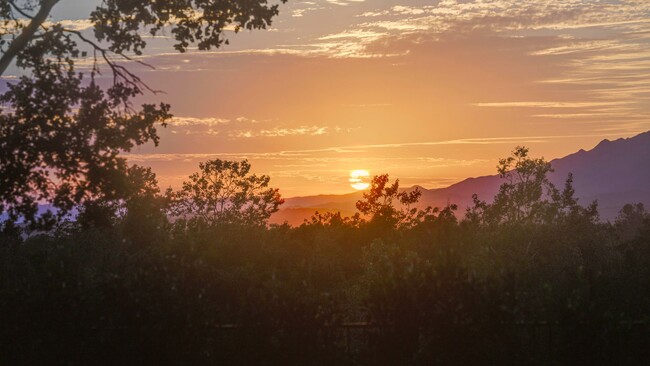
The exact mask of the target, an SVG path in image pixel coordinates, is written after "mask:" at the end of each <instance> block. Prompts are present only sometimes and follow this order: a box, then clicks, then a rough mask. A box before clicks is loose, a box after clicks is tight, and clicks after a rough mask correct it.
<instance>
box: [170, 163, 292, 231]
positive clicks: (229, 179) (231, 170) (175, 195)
mask: <svg viewBox="0 0 650 366" xmlns="http://www.w3.org/2000/svg"><path fill="white" fill-rule="evenodd" d="M199 168H200V171H199V172H198V173H194V174H192V175H191V176H190V177H189V178H190V180H189V181H185V182H183V187H182V189H181V190H180V191H178V192H170V193H169V196H170V198H171V199H172V201H173V204H172V210H171V213H172V214H173V215H175V216H183V217H185V218H189V219H190V220H192V221H194V222H198V223H201V224H207V225H215V224H220V223H221V224H224V223H241V224H247V225H264V224H266V221H267V220H268V219H269V217H271V214H273V213H274V212H276V211H278V207H279V206H280V205H281V204H282V203H284V200H283V199H282V198H281V196H280V193H279V190H278V189H277V188H269V182H270V180H271V178H270V177H269V176H267V175H261V176H257V175H256V174H250V169H251V165H250V163H249V162H248V161H247V160H243V161H241V162H238V161H227V160H219V159H216V160H211V161H208V162H205V163H200V164H199Z"/></svg>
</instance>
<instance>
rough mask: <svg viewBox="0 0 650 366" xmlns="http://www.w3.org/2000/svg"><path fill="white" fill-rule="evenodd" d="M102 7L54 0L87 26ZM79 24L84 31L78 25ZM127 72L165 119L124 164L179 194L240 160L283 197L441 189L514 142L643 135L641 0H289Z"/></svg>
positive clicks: (163, 50) (568, 149) (555, 149)
mask: <svg viewBox="0 0 650 366" xmlns="http://www.w3.org/2000/svg"><path fill="white" fill-rule="evenodd" d="M97 4H99V1H94V0H89V1H77V0H62V2H61V3H60V4H59V5H57V7H56V8H55V11H54V13H53V18H52V20H55V21H64V22H67V23H68V25H69V26H75V27H78V29H81V30H84V29H86V28H87V27H88V23H87V22H84V21H83V20H84V19H86V18H87V16H88V14H89V13H90V11H91V10H92V9H93V7H94V6H96V5H97ZM85 31H88V30H85ZM228 38H229V40H230V45H228V46H224V47H223V48H221V49H219V50H215V51H210V52H199V51H196V50H190V52H187V53H185V54H179V53H176V52H174V50H173V48H172V45H173V42H172V41H170V40H168V39H165V38H155V39H149V40H148V43H149V44H148V47H147V49H146V51H145V56H143V58H144V59H145V60H146V62H148V63H150V64H152V65H153V66H155V70H146V69H142V68H139V67H138V66H137V65H130V67H132V68H133V70H136V71H137V72H138V74H139V75H141V76H142V77H143V79H144V80H145V81H146V82H147V83H148V84H149V85H150V86H151V87H152V88H154V89H160V90H162V91H164V94H158V95H152V94H148V95H146V96H145V97H144V98H142V100H141V101H142V102H160V101H163V102H167V103H170V104H171V105H172V113H173V114H174V115H175V117H174V119H173V120H172V121H171V122H170V123H169V125H168V126H167V127H166V128H164V129H161V130H160V136H161V142H160V145H159V146H158V147H153V146H151V145H147V146H142V147H139V148H137V149H134V150H133V151H131V152H130V153H129V154H127V155H126V156H127V157H128V159H129V161H130V162H132V163H135V164H140V165H145V166H151V167H152V168H153V169H154V171H155V172H156V173H157V175H158V179H159V181H160V184H161V186H162V187H167V186H172V187H175V188H178V187H179V186H180V184H181V182H182V181H183V180H184V179H186V178H187V176H188V175H190V174H191V173H193V172H195V171H197V170H198V163H199V162H201V161H206V160H209V159H216V158H219V159H228V160H241V159H248V160H249V161H250V162H251V164H252V166H253V171H254V172H256V173H258V174H268V175H270V176H271V185H272V186H274V187H278V188H280V191H281V193H282V194H283V196H285V197H291V196H298V195H312V194H325V193H327V194H329V193H336V194H340V193H347V192H351V191H353V189H352V188H351V187H350V184H349V182H348V179H349V174H350V172H351V171H353V170H359V169H363V170H368V171H369V172H370V174H371V175H376V174H384V173H387V174H389V175H390V176H391V177H393V178H399V179H400V181H401V184H402V185H403V186H411V185H420V186H423V187H425V188H437V187H445V186H448V185H450V184H453V183H455V182H458V181H461V180H463V179H465V178H467V177H472V176H481V175H490V174H495V173H496V168H495V167H496V164H497V161H498V159H499V158H501V157H505V156H507V155H509V153H510V151H511V150H512V149H513V148H514V147H515V146H517V145H525V146H528V147H530V149H531V154H532V155H534V156H543V157H545V158H546V159H548V160H551V159H553V158H558V157H562V156H565V155H567V154H570V153H573V152H575V151H577V150H579V149H581V148H582V149H590V148H592V147H593V146H595V145H596V144H597V143H598V142H599V141H600V140H602V139H604V138H609V139H616V138H620V137H629V136H633V135H635V134H638V133H640V132H644V131H647V130H650V1H648V0H617V1H613V0H607V1H598V0H562V1H559V0H556V1H549V0H474V1H454V0H442V1H421V0H400V1H384V0H312V1H291V0H290V1H289V2H288V3H287V4H282V5H281V6H280V15H279V16H278V17H277V18H276V19H275V21H274V22H273V24H272V27H270V28H269V29H268V30H265V31H253V32H248V31H245V32H240V33H237V34H234V33H232V32H229V34H228Z"/></svg>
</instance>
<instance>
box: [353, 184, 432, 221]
mask: <svg viewBox="0 0 650 366" xmlns="http://www.w3.org/2000/svg"><path fill="white" fill-rule="evenodd" d="M370 184H371V185H370V189H369V190H368V191H367V192H364V193H363V199H362V200H359V201H358V202H357V204H356V207H357V210H359V212H361V213H362V214H363V215H366V216H370V221H371V222H373V223H375V224H378V225H382V226H386V227H392V228H400V227H408V226H411V225H413V224H414V223H415V222H416V221H417V220H418V219H421V218H422V217H423V216H424V214H425V213H424V212H423V211H419V210H418V209H417V208H416V207H412V205H414V204H416V203H417V202H418V200H419V199H420V196H421V195H422V192H420V190H419V189H418V188H417V187H416V188H415V189H413V190H412V191H410V192H409V191H406V190H402V191H400V189H399V179H396V180H395V182H394V183H393V184H389V179H388V174H383V175H377V176H375V177H373V179H372V181H371V183H370Z"/></svg>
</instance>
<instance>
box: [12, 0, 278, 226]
mask: <svg viewBox="0 0 650 366" xmlns="http://www.w3.org/2000/svg"><path fill="white" fill-rule="evenodd" d="M282 1H283V2H284V1H286V0H282ZM57 3H59V0H11V1H6V0H5V1H2V2H0V24H1V25H2V28H1V30H0V32H1V33H0V51H1V52H2V56H0V75H5V73H6V70H7V68H8V67H9V66H10V65H11V64H12V63H15V66H16V67H17V68H18V69H19V70H20V74H21V75H22V76H20V78H19V79H18V81H16V82H9V83H8V84H7V85H8V90H7V91H6V92H5V93H4V94H2V95H0V103H1V104H2V105H3V107H2V109H1V110H0V112H1V114H0V213H3V212H8V213H9V215H10V216H11V218H12V219H13V220H16V219H18V218H19V217H24V218H26V219H27V220H31V221H35V218H36V216H37V205H38V204H39V203H42V202H48V203H50V204H52V206H53V207H55V208H56V209H57V211H58V216H59V217H62V216H64V215H65V214H66V213H67V212H68V211H69V210H70V209H72V207H73V206H75V205H77V204H79V203H80V202H83V201H85V200H94V199H96V198H97V197H98V196H119V195H120V194H122V193H123V192H120V191H119V186H116V184H115V180H116V177H118V176H119V175H124V174H126V164H125V161H124V159H122V158H120V157H119V154H120V152H123V151H129V150H130V149H131V148H133V147H134V146H136V145H142V144H144V143H147V142H153V143H154V144H157V143H158V135H157V131H156V126H157V125H159V124H162V125H164V123H165V121H167V120H168V119H169V118H170V117H171V114H170V113H169V110H170V106H169V105H167V104H159V105H154V104H143V105H142V106H141V107H140V108H136V107H135V106H133V104H132V102H131V101H132V99H133V98H134V97H136V96H138V95H141V94H143V93H144V92H145V91H147V90H149V91H151V92H155V91H154V90H153V89H151V88H150V87H149V86H147V85H146V84H144V83H143V82H142V80H141V79H140V78H139V77H138V76H137V75H135V74H134V73H132V72H131V71H129V69H128V68H127V67H126V66H124V64H122V63H120V61H122V62H126V63H128V62H138V63H140V64H142V65H145V66H149V65H147V64H144V63H143V62H141V61H135V60H134V59H133V58H132V55H141V54H142V53H143V50H144V49H145V47H146V45H147V44H146V41H145V37H147V35H146V34H148V35H152V36H155V35H160V34H163V33H164V32H166V31H169V32H170V34H171V35H172V37H173V38H174V40H175V41H176V44H175V45H174V48H175V49H176V50H178V51H179V52H185V51H186V50H187V48H188V47H189V46H191V45H197V46H198V49H199V50H208V49H211V48H215V47H219V46H221V45H222V44H223V43H227V40H226V39H225V38H224V36H223V33H224V30H225V29H227V28H228V27H234V30H235V31H239V30H240V29H261V28H265V27H266V26H267V25H269V24H270V23H271V19H272V18H273V17H274V16H275V15H277V14H278V5H277V4H276V5H270V4H268V2H267V0H246V1H244V0H227V1H215V0H207V1H202V0H187V1H175V0H161V1H153V2H152V1H148V0H133V1H122V0H105V1H102V2H101V4H100V5H99V6H98V7H97V8H96V9H95V10H94V11H93V12H92V13H91V14H90V18H89V20H90V23H91V24H92V30H93V32H94V39H93V37H91V36H89V35H88V34H86V33H85V32H81V31H78V30H75V29H70V28H67V27H66V25H65V24H64V23H62V22H52V21H47V19H48V16H49V14H50V12H51V11H52V9H53V8H54V7H55V6H56V4H57ZM143 30H146V31H145V32H143ZM79 43H81V44H83V49H90V50H91V54H92V55H93V65H92V68H91V69H89V70H87V72H86V74H84V73H82V72H78V70H77V67H76V66H77V60H78V58H79V57H85V56H86V54H87V51H83V50H82V47H81V46H79ZM102 68H103V69H107V70H109V71H110V73H111V74H112V84H110V86H108V87H107V88H102V87H100V86H99V83H97V82H96V81H97V80H96V79H97V77H98V76H99V75H100V71H101V69H102Z"/></svg>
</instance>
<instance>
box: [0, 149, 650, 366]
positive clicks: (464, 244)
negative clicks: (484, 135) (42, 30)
mask: <svg viewBox="0 0 650 366" xmlns="http://www.w3.org/2000/svg"><path fill="white" fill-rule="evenodd" d="M210 163H212V165H210V167H208V165H207V163H206V165H203V168H204V169H202V170H205V171H207V172H211V174H213V176H217V175H214V174H217V173H219V172H220V174H221V175H220V177H221V178H220V179H225V177H230V176H231V174H232V177H233V178H232V179H234V180H235V181H236V180H238V179H244V180H245V179H247V177H250V175H249V170H248V169H249V167H248V165H247V164H245V162H223V161H222V162H221V163H219V164H218V163H216V162H214V161H213V162H210ZM217 167H218V168H219V169H216V170H213V168H217ZM195 176H196V179H195V180H190V181H189V182H188V185H187V186H188V187H193V186H195V185H196V188H197V191H196V192H203V189H204V188H206V189H207V187H212V188H215V187H217V186H218V187H220V189H222V188H223V187H225V186H227V185H225V186H221V185H218V184H216V183H215V184H214V185H210V184H198V182H200V181H201V180H202V179H203V178H202V177H203V175H202V173H201V172H199V173H197V174H196V175H195ZM129 177H130V178H129V179H128V180H127V181H125V184H127V183H128V182H129V181H130V182H133V183H132V184H131V183H128V184H127V186H130V187H136V188H135V189H126V191H128V192H131V193H130V194H129V195H128V197H130V198H129V199H127V200H124V201H111V202H103V203H102V204H107V205H114V206H111V207H113V208H117V210H113V209H112V210H110V211H111V212H113V213H114V214H113V216H111V218H110V222H109V224H107V225H103V226H102V225H97V224H93V225H85V226H84V225H76V226H73V227H72V228H70V227H63V228H61V230H59V231H50V232H48V233H44V234H42V235H33V236H31V237H28V238H26V239H24V240H23V239H21V237H20V236H16V235H13V234H12V233H11V232H10V231H11V230H7V232H6V233H3V234H0V235H1V236H0V263H1V264H2V265H0V324H2V325H3V326H2V327H0V355H2V362H4V363H8V364H41V363H52V362H53V361H52V360H55V361H54V362H55V363H60V364H107V365H109V364H116V363H122V364H124V363H134V362H137V363H142V364H151V363H160V364H188V363H190V364H200V365H202V364H205V365H211V364H235V365H248V364H256V365H257V364H268V365H275V364H283V365H304V364H310V365H341V364H350V365H405V364H408V365H431V364H463V365H466V364H467V365H492V364H516V365H519V364H527V365H528V364H530V365H542V364H556V365H576V364H592V365H610V364H619V365H638V364H644V363H645V362H646V360H647V359H648V357H650V354H649V353H648V352H649V351H648V350H649V348H648V347H647V345H648V344H649V342H650V325H649V323H648V322H649V321H650V315H649V314H648V309H649V308H650V291H649V289H650V280H649V279H650V272H648V269H649V268H650V215H648V213H647V211H646V210H645V208H644V207H643V205H640V204H636V205H626V206H625V207H624V208H623V209H622V210H621V213H620V215H619V218H618V219H617V220H616V222H615V223H608V222H600V221H598V220H597V216H593V212H592V211H591V210H592V208H589V207H586V208H582V209H579V208H578V207H577V206H576V205H577V202H576V200H575V198H574V197H573V191H572V189H571V188H570V179H569V183H568V186H569V187H565V189H564V191H563V192H564V193H562V192H559V191H558V192H556V193H555V194H554V195H551V196H543V195H542V196H535V197H536V198H535V199H533V200H530V201H525V202H526V207H533V206H536V205H538V204H539V202H543V201H546V203H544V204H543V206H544V207H545V211H546V214H544V215H541V216H537V217H538V219H535V220H525V221H523V222H520V221H518V222H514V223H513V222H509V221H503V222H501V221H490V220H488V218H487V217H486V215H488V216H489V215H490V214H491V213H489V212H488V211H480V210H474V211H472V212H471V214H472V215H474V216H471V215H470V216H469V217H466V218H465V219H463V220H457V219H456V217H455V216H454V209H453V207H452V206H451V205H450V206H448V207H446V208H444V209H442V210H435V209H432V210H431V211H430V214H429V215H427V216H425V217H424V218H422V219H421V220H418V221H417V222H416V224H414V225H406V226H397V225H392V224H391V225H389V226H387V225H385V223H386V222H388V223H395V222H396V221H375V222H373V221H372V217H371V221H369V222H364V221H362V220H361V219H360V217H359V216H357V217H356V218H344V217H341V216H340V215H336V214H324V215H320V214H316V215H314V217H313V218H312V220H310V221H307V222H305V223H304V224H303V225H301V226H300V227H296V228H292V227H289V226H288V225H279V226H271V227H267V226H263V225H260V224H259V222H256V221H255V220H252V221H251V222H247V221H246V220H236V222H229V223H228V224H227V225H186V226H184V227H183V228H182V230H179V228H178V226H175V225H168V224H167V223H166V221H165V220H164V215H161V213H162V212H163V211H164V207H165V204H166V202H165V201H164V199H162V197H161V195H160V194H159V191H158V188H157V186H156V184H155V176H154V175H153V174H152V173H151V171H150V170H148V169H144V168H139V167H133V168H131V171H130V174H129ZM260 178H261V177H258V178H257V180H255V181H259V179H260ZM205 179H208V178H207V177H206V178H205ZM535 179H537V178H535ZM263 181H266V180H263ZM538 181H539V179H538ZM214 182H219V180H215V181H214ZM391 186H392V185H391ZM389 188H390V187H389ZM514 191H516V189H515V190H514ZM192 192H194V191H192ZM209 192H211V193H210V195H211V197H216V196H214V194H215V193H214V192H215V191H214V190H211V191H209ZM380 193H381V194H382V195H383V194H385V193H386V191H385V190H384V189H382V190H381V192H380ZM388 193H389V197H386V199H387V200H388V199H390V197H392V199H393V201H392V203H393V204H397V203H399V202H400V201H399V199H396V198H395V196H396V194H397V193H399V191H398V190H397V189H396V190H394V191H393V190H390V191H389V192H388ZM502 199H506V196H503V198H502ZM202 200H203V201H202V202H208V200H206V199H205V198H202ZM129 202H132V203H129ZM209 202H217V203H218V200H217V199H212V200H211V201H209ZM376 202H377V206H374V207H380V208H382V210H380V211H378V212H391V215H394V214H395V213H396V212H398V211H399V210H397V209H395V208H394V207H392V209H394V210H395V211H389V210H388V208H390V207H388V208H387V207H386V206H382V205H381V204H383V203H385V201H384V197H383V196H379V198H378V199H377V201H376ZM491 205H492V204H485V206H484V207H487V210H490V209H492V208H490V207H491ZM205 207H208V206H207V204H206V206H205ZM594 209H595V206H594ZM240 212H242V211H240ZM244 212H245V210H244ZM115 213H117V214H115ZM549 213H550V214H549ZM232 215H235V216H236V215H238V214H237V212H235V211H233V212H232ZM256 217H259V216H256ZM380 217H382V216H380ZM416 217H417V216H416ZM544 217H550V218H544ZM382 218H383V217H382ZM379 223H382V225H380V224H379ZM138 229H141V230H140V231H141V232H140V233H139V230H138ZM138 234H140V235H138Z"/></svg>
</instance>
